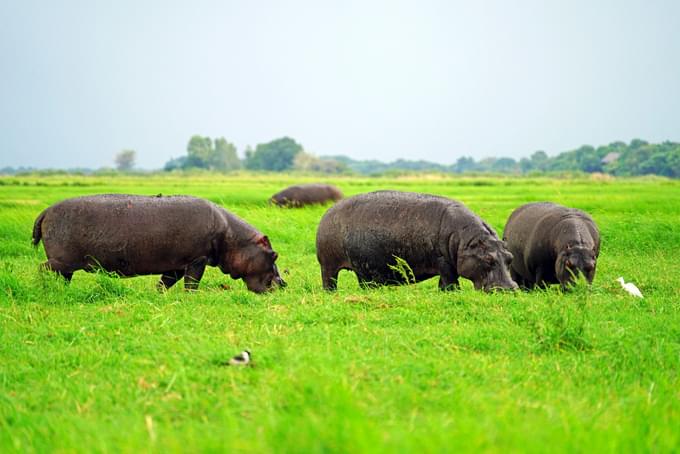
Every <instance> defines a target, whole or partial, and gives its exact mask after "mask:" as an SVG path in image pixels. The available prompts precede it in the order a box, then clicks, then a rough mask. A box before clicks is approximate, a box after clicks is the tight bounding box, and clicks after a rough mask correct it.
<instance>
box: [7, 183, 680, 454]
mask: <svg viewBox="0 0 680 454" xmlns="http://www.w3.org/2000/svg"><path fill="white" fill-rule="evenodd" d="M317 180H318V178H314V177H296V176H293V175H276V174H272V175H252V174H241V175H233V176H224V175H197V176H191V177H181V176H141V177H135V176H120V177H113V176H112V177H83V176H65V175H61V176H59V175H57V176H49V177H37V176H35V177H31V176H26V177H2V178H0V213H1V216H0V452H3V453H7V452H54V451H56V452H140V451H141V452H167V451H171V452H174V451H190V452H201V451H226V452H258V453H267V452H271V453H278V452H305V453H309V452H395V451H398V452H409V451H410V452H451V451H465V452H477V451H487V452H499V451H508V450H509V451H522V452H545V451H553V452H573V451H589V452H621V451H624V452H647V451H653V452H677V450H678V449H680V430H679V428H680V260H679V259H678V256H679V255H680V182H679V181H673V180H667V179H662V178H640V179H612V178H587V177H583V178H564V179H559V178H509V177H507V178H506V177H503V178H501V177H464V178H462V177H458V178H456V177H447V176H438V175H424V176H409V177H392V178H387V177H381V178H357V177H338V178H332V179H327V180H325V181H328V182H330V183H333V184H336V185H337V186H339V187H340V188H341V189H342V190H343V192H344V193H345V194H346V195H353V194H357V193H362V192H368V191H372V190H377V189H398V190H405V191H418V192H427V193H433V194H440V195H444V196H448V197H451V198H454V199H457V200H460V201H462V202H464V203H465V204H466V205H467V206H468V207H469V208H470V209H471V210H473V211H474V212H475V213H477V214H479V215H480V216H481V217H482V218H483V219H485V220H486V221H487V222H489V223H490V224H491V225H492V226H493V227H494V228H495V229H496V230H497V232H498V233H499V235H500V234H501V232H502V229H503V226H504V223H505V221H506V219H507V217H508V216H509V215H510V213H511V212H512V210H513V209H514V208H515V207H517V206H518V205H520V204H522V203H526V202H530V201H539V200H551V201H555V202H558V203H562V204H565V205H569V206H574V207H578V208H581V209H583V210H585V211H588V212H589V213H590V214H591V215H592V216H593V218H594V219H595V220H596V222H597V223H598V225H599V227H600V231H601V234H602V251H601V255H600V259H599V261H598V270H597V275H596V277H595V281H594V283H593V285H592V287H590V288H589V287H588V286H586V285H583V284H581V285H578V286H577V287H576V288H575V289H574V290H573V291H571V292H567V293H562V292H561V291H560V290H559V289H557V288H550V289H548V290H541V291H535V292H532V293H528V292H516V293H494V294H485V293H482V292H477V291H475V290H474V289H473V288H472V285H471V283H470V282H469V281H466V280H462V281H461V282H462V284H463V285H462V288H461V290H460V291H457V292H440V291H438V290H437V280H436V279H431V280H429V281H426V282H423V283H420V284H417V285H412V286H402V287H388V288H377V289H361V288H360V287H359V286H358V284H357V282H356V279H355V276H354V275H353V274H352V273H349V272H345V271H343V272H342V273H341V274H340V278H339V286H338V288H339V289H338V291H337V292H336V293H328V292H324V291H323V290H322V288H321V279H320V272H319V266H318V263H317V260H316V256H315V245H314V239H315V234H316V227H317V224H318V221H319V219H320V218H321V216H322V215H323V213H324V212H325V210H326V209H327V207H321V206H317V207H308V208H303V209H280V208H276V207H271V206H268V205H267V198H268V197H269V196H270V195H271V194H273V193H274V192H276V191H278V190H279V189H281V188H283V187H285V186H287V185H289V184H292V183H294V182H300V181H317ZM110 192H116V193H134V194H146V195H155V194H158V193H162V194H165V195H169V194H192V195H196V196H200V197H205V198H207V199H210V200H212V201H214V202H216V203H218V204H220V205H222V206H224V207H225V208H227V209H228V210H230V211H232V212H233V213H235V214H237V215H239V216H241V217H243V218H244V219H246V220H247V221H248V222H249V223H251V224H252V225H254V226H255V227H257V228H258V229H260V230H261V231H262V232H264V233H266V234H267V235H268V236H269V238H270V239H271V242H272V245H273V247H274V249H275V250H276V251H277V252H278V253H279V255H280V258H279V261H278V264H279V267H280V269H282V270H286V271H285V273H286V274H284V278H285V279H286V280H287V282H288V284H289V285H288V287H287V288H286V289H284V290H280V291H276V292H272V293H268V294H265V295H257V294H253V293H250V292H248V291H247V290H246V288H245V286H244V285H243V283H242V282H241V281H233V280H232V279H230V278H229V277H227V276H225V275H223V274H221V273H220V271H219V270H218V269H217V268H208V270H207V272H206V275H205V276H204V278H203V280H202V282H201V285H200V289H199V290H198V291H197V292H185V291H183V289H182V286H175V287H173V288H172V289H170V290H169V291H167V292H165V293H159V292H157V291H156V290H155V282H156V281H157V278H158V277H157V276H143V277H136V278H130V279H120V278H117V277H115V276H110V275H107V274H105V273H93V274H88V273H84V272H82V271H80V272H77V273H76V274H75V275H74V277H73V281H72V282H71V283H70V284H66V283H65V282H63V280H61V279H60V278H57V277H55V276H54V275H52V274H49V273H44V272H40V271H39V264H40V263H42V262H43V261H44V260H45V255H44V250H43V249H42V246H39V247H38V248H37V249H34V248H33V247H32V246H31V245H30V238H31V229H32V226H33V221H34V219H35V218H36V217H37V215H38V214H39V213H40V211H41V210H42V209H44V208H45V207H47V206H49V205H50V204H53V203H55V202H57V201H60V200H63V199H65V198H68V197H74V196H78V195H85V194H95V193H110ZM187 228H191V225H190V224H189V225H187ZM618 276H623V277H624V278H626V280H630V281H633V282H635V283H636V284H637V285H638V287H639V288H640V289H641V290H642V292H643V293H644V295H645V298H644V299H642V300H639V299H634V298H632V297H630V296H628V295H627V294H626V293H624V292H623V291H622V290H621V288H620V286H619V284H618V283H617V282H616V281H615V279H616V278H617V277H618ZM224 284H226V285H228V287H229V289H227V290H225V289H224V288H223V285H224ZM246 348H247V349H249V350H250V351H251V352H252V354H253V367H244V368H234V367H225V366H223V365H222V362H223V361H225V360H228V359H229V358H230V357H231V356H232V355H234V354H235V353H238V352H240V351H241V350H243V349H246Z"/></svg>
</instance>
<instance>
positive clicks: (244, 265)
mask: <svg viewBox="0 0 680 454" xmlns="http://www.w3.org/2000/svg"><path fill="white" fill-rule="evenodd" d="M277 258H278V254H277V253H276V252H274V250H273V249H272V245H271V243H270V242H269V238H267V237H266V236H263V235H258V236H256V237H255V238H253V239H252V240H251V241H249V242H247V243H246V244H245V245H241V247H240V248H239V249H238V250H235V251H234V250H231V251H227V252H226V253H225V254H224V255H223V256H222V257H221V258H220V261H219V264H218V266H219V267H220V269H221V270H222V272H223V273H225V274H226V273H229V274H230V275H231V277H233V278H234V279H243V281H244V282H245V283H246V286H247V287H248V290H250V291H253V292H255V293H264V292H266V291H268V290H272V289H273V288H274V287H276V286H278V287H285V286H286V282H285V281H284V280H283V279H282V278H281V275H280V274H279V270H278V268H277V267H276V263H275V262H276V259H277Z"/></svg>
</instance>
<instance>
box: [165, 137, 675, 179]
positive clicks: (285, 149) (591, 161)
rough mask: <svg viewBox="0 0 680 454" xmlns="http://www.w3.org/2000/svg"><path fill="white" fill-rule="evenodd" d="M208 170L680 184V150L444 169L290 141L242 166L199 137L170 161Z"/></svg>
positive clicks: (601, 150)
mask: <svg viewBox="0 0 680 454" xmlns="http://www.w3.org/2000/svg"><path fill="white" fill-rule="evenodd" d="M190 168H204V169H209V170H219V171H230V170H238V169H241V168H245V169H250V170H268V171H274V172H283V171H290V170H300V171H311V172H322V173H358V174H364V175H375V174H383V173H391V172H404V171H407V172H408V171H411V172H445V173H504V174H517V175H520V174H532V173H563V172H585V173H595V172H601V173H607V174H611V175H618V176H633V175H650V174H653V175H661V176H666V177H671V178H680V144H679V143H677V142H663V143H659V144H651V143H649V142H646V141H644V140H640V139H634V140H632V141H631V142H630V143H629V144H627V143H625V142H612V143H610V144H609V145H603V146H599V147H597V148H595V147H592V146H590V145H583V146H582V147H580V148H577V149H575V150H570V151H565V152H563V153H560V154H558V155H556V156H552V157H551V156H548V155H547V153H545V152H544V151H536V152H534V153H533V154H532V155H531V156H530V157H528V158H521V159H519V160H516V159H513V158H508V157H501V158H483V159H480V160H475V159H474V158H472V157H462V158H459V159H458V160H457V161H456V162H455V163H454V164H451V165H444V164H437V163H434V162H429V161H423V160H418V161H409V160H403V159H400V160H397V161H393V162H390V163H385V162H381V161H376V160H355V159H351V158H349V157H347V156H324V157H316V156H314V155H311V154H309V153H306V152H305V151H304V149H303V147H302V145H300V144H299V143H297V142H296V141H295V140H293V139H291V138H289V137H283V138H281V139H276V140H273V141H271V142H268V143H264V144H259V145H257V146H256V147H255V149H252V148H250V147H248V148H246V150H245V158H244V159H243V160H240V159H239V158H238V156H237V153H236V147H235V146H234V145H233V144H231V143H229V142H227V141H226V140H225V139H224V138H219V139H216V140H214V141H213V140H211V139H210V138H209V137H201V136H194V137H192V138H191V140H190V141H189V144H188V146H187V155H186V156H182V157H180V158H177V159H173V160H171V161H169V162H168V163H167V164H166V165H165V170H168V171H171V170H176V169H190Z"/></svg>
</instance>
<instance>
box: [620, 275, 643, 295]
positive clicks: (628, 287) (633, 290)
mask: <svg viewBox="0 0 680 454" xmlns="http://www.w3.org/2000/svg"><path fill="white" fill-rule="evenodd" d="M616 280H617V281H619V283H620V284H621V287H623V289H624V290H625V291H627V292H628V293H629V294H631V295H633V296H634V297H636V298H643V296H642V292H641V291H640V289H639V288H637V287H636V286H635V284H633V283H632V282H624V281H623V278H622V277H620V278H618V279H616Z"/></svg>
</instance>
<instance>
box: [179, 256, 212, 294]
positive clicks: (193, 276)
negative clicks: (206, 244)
mask: <svg viewBox="0 0 680 454" xmlns="http://www.w3.org/2000/svg"><path fill="white" fill-rule="evenodd" d="M207 264H208V259H207V257H200V258H198V259H196V260H194V261H193V262H191V264H190V265H189V266H187V268H186V273H185V274H184V289H185V290H196V289H197V288H198V283H199V282H200V281H201V278H202V277H203V272H204V271H205V266H206V265H207Z"/></svg>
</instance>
